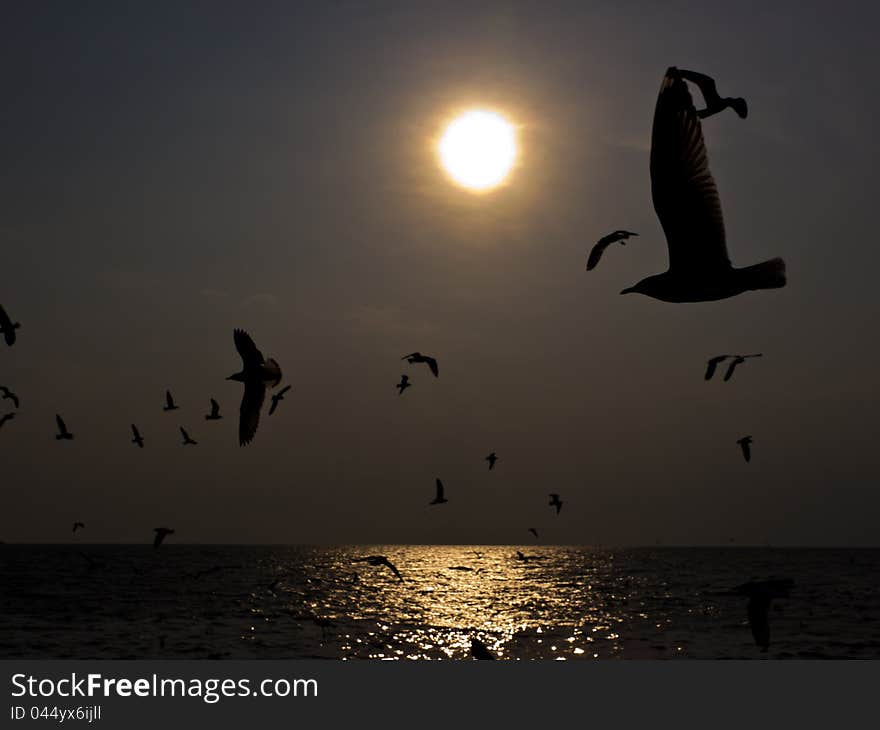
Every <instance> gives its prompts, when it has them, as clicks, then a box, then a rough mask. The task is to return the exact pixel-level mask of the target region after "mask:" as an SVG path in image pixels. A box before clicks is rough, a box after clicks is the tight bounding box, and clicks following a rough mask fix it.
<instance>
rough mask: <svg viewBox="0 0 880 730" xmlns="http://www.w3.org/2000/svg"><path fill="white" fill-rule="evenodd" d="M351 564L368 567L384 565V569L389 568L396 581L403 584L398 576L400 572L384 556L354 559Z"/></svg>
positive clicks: (401, 577)
mask: <svg viewBox="0 0 880 730" xmlns="http://www.w3.org/2000/svg"><path fill="white" fill-rule="evenodd" d="M351 562H353V563H369V564H370V565H384V566H385V567H386V568H390V569H391V572H392V573H394V575H396V576H397V578H398V580H399V581H400V582H401V583H403V576H402V575H401V574H400V571H399V570H398V569H397V568H396V567H395V566H394V564H393V563H392V562H391V561H390V560H389V559H388V558H386V557H385V556H384V555H369V556H367V557H366V558H355V559H354V560H352V561H351Z"/></svg>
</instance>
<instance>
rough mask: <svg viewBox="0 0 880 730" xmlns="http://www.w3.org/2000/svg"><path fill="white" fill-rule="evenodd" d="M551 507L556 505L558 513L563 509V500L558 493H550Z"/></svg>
mask: <svg viewBox="0 0 880 730" xmlns="http://www.w3.org/2000/svg"><path fill="white" fill-rule="evenodd" d="M548 504H549V505H550V506H551V507H556V514H559V510H561V509H562V500H561V499H559V495H558V494H551V495H550V502H549V503H548Z"/></svg>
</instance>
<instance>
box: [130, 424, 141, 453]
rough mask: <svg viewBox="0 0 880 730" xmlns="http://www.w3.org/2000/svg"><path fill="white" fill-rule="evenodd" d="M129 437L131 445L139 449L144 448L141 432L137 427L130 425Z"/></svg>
mask: <svg viewBox="0 0 880 730" xmlns="http://www.w3.org/2000/svg"><path fill="white" fill-rule="evenodd" d="M131 435H132V437H133V438H132V439H131V442H132V443H133V444H137V445H138V447H139V448H141V449H142V448H144V437H143V436H141V432H140V431H138V428H137V426H135V425H134V424H133V423H132V424H131Z"/></svg>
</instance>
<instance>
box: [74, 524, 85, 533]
mask: <svg viewBox="0 0 880 730" xmlns="http://www.w3.org/2000/svg"><path fill="white" fill-rule="evenodd" d="M85 527H86V523H85V522H74V523H73V531H74V532H76V531H77V530H78V529H80V528H83V529H85Z"/></svg>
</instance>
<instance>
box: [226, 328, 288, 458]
mask: <svg viewBox="0 0 880 730" xmlns="http://www.w3.org/2000/svg"><path fill="white" fill-rule="evenodd" d="M232 338H233V340H234V341H235V349H236V350H238V354H239V355H241V363H242V368H241V370H240V371H239V372H237V373H233V374H232V375H230V376H229V377H228V378H226V379H227V380H237V381H238V382H240V383H244V395H243V396H242V398H241V408H240V409H239V410H240V414H239V421H238V443H239V445H240V446H245V445H247V444H249V443H250V442H251V441H252V440H253V438H254V435H255V434H256V433H257V426H258V425H259V423H260V410H261V409H262V407H263V400H264V399H265V397H266V385H270V386H271V387H273V388H274V387H275V386H277V385H278V383H280V382H281V368H280V367H279V365H278V363H277V362H275V360H273V359H272V358H269V359H268V360H266V359H265V358H264V357H263V353H262V352H260V351H259V350H258V349H257V346H256V345H255V344H254V341H253V340H252V339H251V337H250V335H249V334H248V333H247V332H245V331H244V330H238V329H237V330H235V331H234V332H233V333H232Z"/></svg>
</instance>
